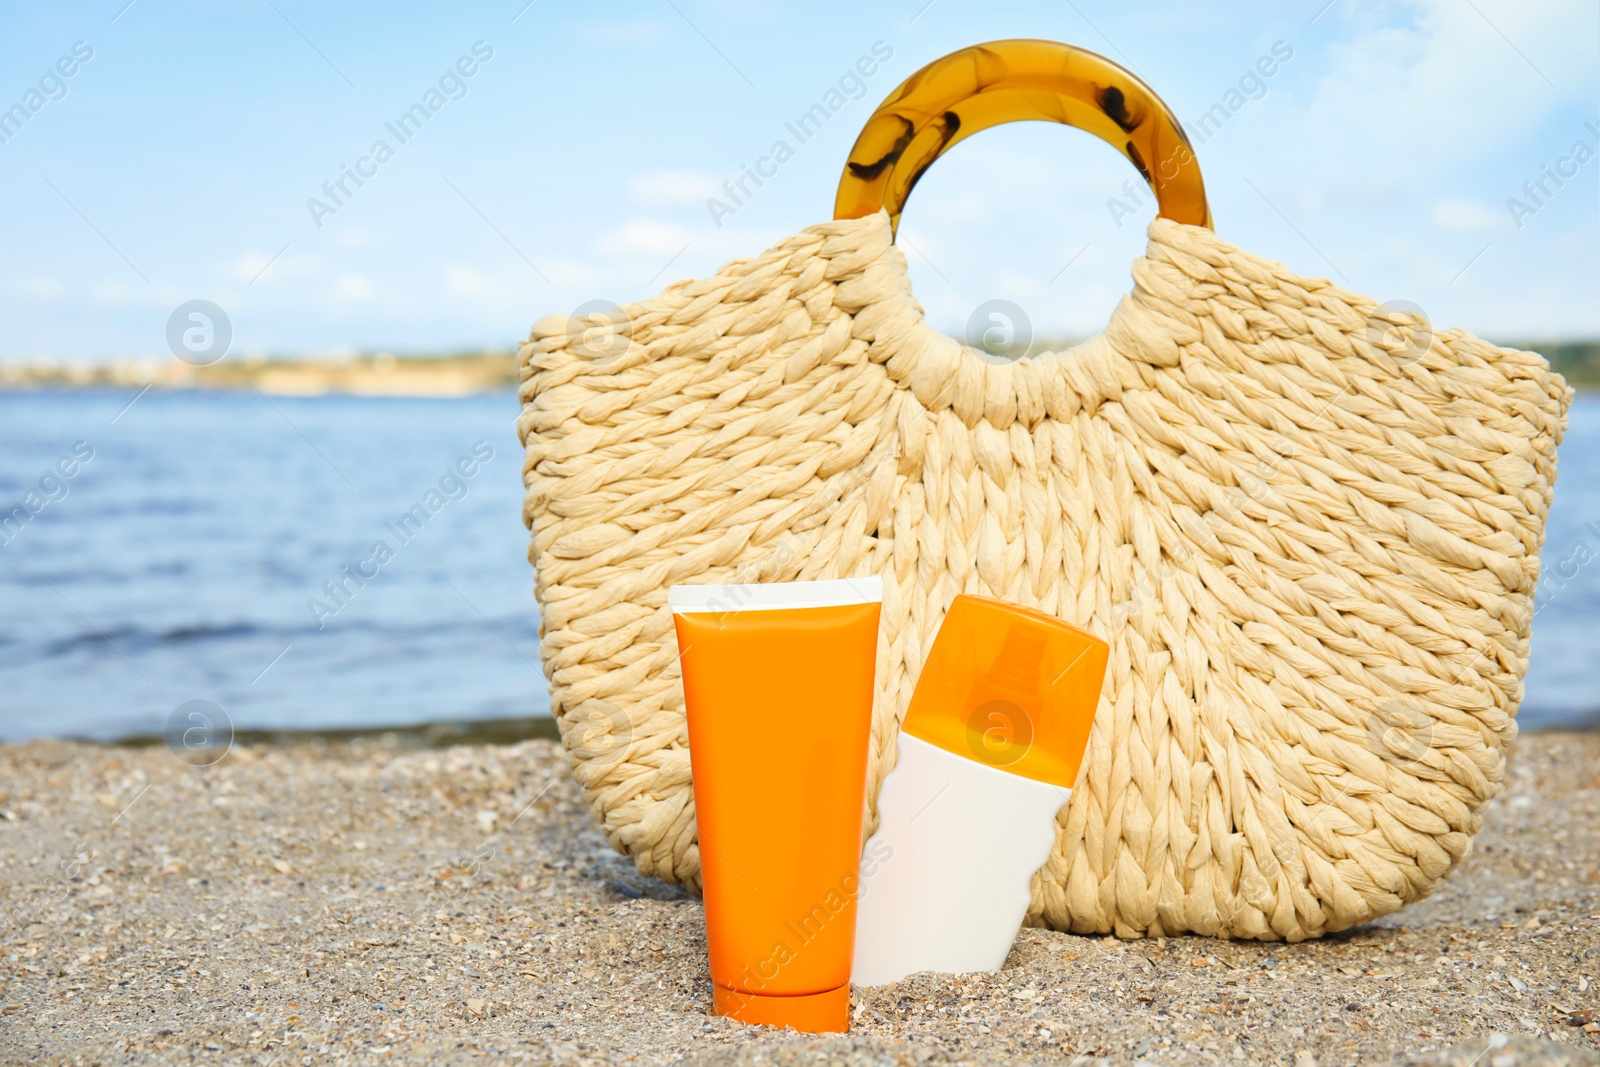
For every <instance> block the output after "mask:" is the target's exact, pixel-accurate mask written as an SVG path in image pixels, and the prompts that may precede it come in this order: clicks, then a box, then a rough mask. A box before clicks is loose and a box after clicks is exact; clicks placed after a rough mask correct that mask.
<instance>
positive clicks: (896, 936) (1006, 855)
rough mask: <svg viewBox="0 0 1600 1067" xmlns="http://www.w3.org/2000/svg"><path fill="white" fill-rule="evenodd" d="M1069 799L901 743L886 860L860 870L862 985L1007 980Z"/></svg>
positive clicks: (1053, 789)
mask: <svg viewBox="0 0 1600 1067" xmlns="http://www.w3.org/2000/svg"><path fill="white" fill-rule="evenodd" d="M1071 797H1072V790H1070V789H1065V788H1062V787H1061V786H1058V785H1051V784H1050V783H1048V782H1036V781H1034V780H1033V779H1031V778H1023V777H1021V776H1020V775H1015V774H1008V773H1007V772H1005V771H1001V770H996V769H994V768H993V767H986V766H984V765H983V764H982V763H979V762H977V761H976V760H971V759H965V758H963V757H961V756H957V755H954V754H952V753H949V752H946V751H945V750H944V749H942V748H939V747H937V746H936V745H930V744H928V742H926V741H922V740H919V739H918V738H915V737H912V736H911V735H910V734H907V733H901V734H900V762H899V763H897V764H895V768H894V770H893V771H890V772H889V776H888V777H887V778H885V779H884V782H883V788H882V790H881V791H880V792H879V794H878V832H877V833H875V834H873V836H872V840H871V842H869V843H868V845H867V850H866V855H867V856H874V857H876V856H886V857H887V858H884V859H882V860H881V861H880V862H875V863H873V864H872V866H871V869H870V870H869V868H868V866H867V864H866V863H863V864H862V870H861V901H860V905H859V910H858V911H857V914H856V956H855V966H854V972H853V974H852V975H851V977H852V978H853V979H854V980H855V982H856V984H857V985H883V984H885V983H887V982H897V981H899V980H900V979H902V978H904V977H905V976H906V975H908V974H915V973H917V972H918V971H947V972H954V973H956V974H960V973H963V972H965V971H997V970H999V969H1000V967H1001V966H1002V965H1003V964H1004V963H1005V962H1006V954H1007V953H1008V952H1010V951H1011V942H1012V941H1014V940H1015V939H1016V936H1017V930H1018V929H1020V928H1021V926H1022V920H1023V918H1024V917H1025V916H1026V915H1027V913H1028V883H1029V880H1030V879H1031V878H1032V877H1033V872H1035V871H1037V870H1038V869H1039V868H1040V867H1042V866H1044V862H1045V860H1047V859H1049V858H1050V848H1051V846H1053V845H1054V844H1055V841H1056V823H1055V816H1056V812H1058V811H1060V810H1061V809H1062V808H1063V807H1064V806H1065V805H1066V803H1067V801H1068V800H1069V799H1071ZM980 842H981V846H979V847H976V848H975V845H976V844H977V843H980ZM980 856H981V862H980Z"/></svg>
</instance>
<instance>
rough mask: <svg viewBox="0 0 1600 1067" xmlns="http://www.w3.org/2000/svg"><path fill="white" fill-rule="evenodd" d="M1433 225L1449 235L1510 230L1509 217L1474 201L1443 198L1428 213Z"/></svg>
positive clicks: (1500, 210) (1504, 212) (1502, 212)
mask: <svg viewBox="0 0 1600 1067" xmlns="http://www.w3.org/2000/svg"><path fill="white" fill-rule="evenodd" d="M1429 215H1430V217H1431V218H1432V219H1433V222H1434V225H1436V226H1438V227H1439V228H1440V229H1442V230H1448V231H1450V232H1451V233H1497V232H1501V231H1504V230H1507V229H1509V228H1510V216H1509V215H1508V214H1507V213H1506V211H1505V210H1504V209H1496V208H1491V207H1488V206H1486V205H1484V204H1481V203H1479V202H1478V201H1476V200H1465V199H1462V198H1460V197H1445V198H1444V199H1442V200H1437V201H1435V202H1434V205H1433V209H1432V211H1430V212H1429Z"/></svg>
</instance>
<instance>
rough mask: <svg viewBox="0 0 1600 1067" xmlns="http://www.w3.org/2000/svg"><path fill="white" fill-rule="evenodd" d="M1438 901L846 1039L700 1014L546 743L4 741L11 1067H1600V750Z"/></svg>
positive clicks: (1020, 979) (1008, 977)
mask: <svg viewBox="0 0 1600 1067" xmlns="http://www.w3.org/2000/svg"><path fill="white" fill-rule="evenodd" d="M1507 786H1508V788H1507V790H1506V792H1505V794H1504V795H1502V796H1501V797H1500V798H1499V799H1498V800H1497V801H1496V802H1495V803H1494V805H1493V806H1492V808H1491V809H1490V811H1489V822H1488V823H1487V824H1486V826H1485V828H1484V830H1483V832H1482V834H1480V836H1479V837H1478V839H1477V843H1476V844H1477V847H1476V850H1475V852H1474V854H1473V855H1472V856H1471V857H1470V858H1469V860H1468V861H1467V862H1466V863H1465V864H1464V865H1463V867H1462V869H1461V870H1460V871H1458V872H1457V873H1456V875H1455V876H1453V877H1452V878H1451V879H1449V880H1448V881H1447V882H1446V883H1445V884H1444V886H1443V887H1442V888H1441V890H1440V891H1439V892H1438V893H1437V894H1436V895H1435V896H1434V897H1433V898H1432V899H1430V900H1428V901H1424V902H1422V903H1421V904H1418V905H1416V906H1414V907H1412V908H1410V909H1408V910H1406V911H1404V912H1402V913H1400V914H1398V915H1394V916H1390V917H1388V918H1386V919H1384V920H1382V921H1380V922H1377V923H1374V924H1372V925H1369V926H1366V927H1362V928H1360V929H1357V930H1353V931H1349V932H1347V933H1346V934H1344V935H1341V936H1337V937H1330V938H1328V939H1326V940H1323V941H1319V942H1312V943H1306V944H1301V945H1293V946H1290V945H1281V944H1258V943H1241V942H1221V941H1213V940H1206V939H1202V938H1175V939H1170V940H1150V941H1135V942H1119V941H1116V940H1113V939H1109V938H1095V937H1077V936H1072V935H1068V934H1058V933H1053V932H1049V931H1044V930H1025V931H1023V933H1022V936H1021V937H1020V938H1019V940H1018V943H1017V946H1016V949H1015V950H1014V952H1013V953H1012V957H1011V959H1010V961H1009V962H1008V964H1007V966H1006V968H1005V970H1003V971H1002V972H1001V973H999V974H995V975H980V976H969V977H966V978H959V979H958V978H954V977H950V976H939V975H922V976H917V977H914V978H912V979H909V980H907V981H906V982H904V983H901V984H899V985H897V986H886V987H881V988H876V989H868V990H857V991H856V995H855V1008H854V1024H853V1027H854V1028H853V1031H852V1033H850V1034H849V1035H843V1036H827V1037H811V1036H805V1035H799V1034H795V1033H792V1032H782V1031H772V1030H764V1029H756V1028H747V1027H744V1026H742V1025H740V1024H737V1023H733V1022H730V1021H727V1020H724V1019H717V1018H712V1017H710V1016H708V1015H707V1014H706V1010H707V1006H708V1004H709V1001H710V979H709V976H708V973H707V970H706V958H705V946H704V924H703V918H702V910H701V906H700V904H699V902H698V901H696V900H694V899H692V898H689V897H687V896H686V895H685V894H683V893H682V892H681V891H679V890H676V889H674V888H672V887H669V886H665V885H661V884H659V883H654V882H649V881H647V880H645V879H642V878H640V877H639V876H638V875H637V874H636V873H635V871H634V869H633V867H632V865H631V864H630V863H629V862H628V861H627V860H625V859H623V858H621V857H619V856H617V855H615V854H614V853H612V851H611V850H610V848H609V846H608V845H607V843H606V841H605V839H604V838H603V837H602V836H601V835H600V834H599V833H598V832H597V831H596V829H595V827H594V823H593V821H592V820H591V818H590V816H589V813H588V810H587V808H586V807H585V806H584V805H583V802H582V800H581V797H580V796H579V794H578V791H577V789H576V788H574V787H573V786H572V785H571V784H570V782H568V780H567V778H566V775H565V768H564V764H563V761H562V757H561V754H560V750H559V749H558V747H557V746H555V745H553V744H551V743H550V742H548V741H529V742H525V743H522V744H518V745H512V746H501V747H495V746H462V747H456V748H450V749H444V750H421V751H418V750H406V749H404V748H402V747H396V746H394V745H387V746H386V745H384V744H381V743H378V742H374V741H370V740H361V741H351V742H340V743H335V744H322V745H305V744H301V745H292V746H265V747H256V748H246V747H242V746H236V748H235V749H234V751H233V752H232V753H231V754H230V755H229V756H228V757H227V758H226V759H224V760H222V761H221V762H220V763H218V764H217V765H215V766H213V767H210V768H205V769H196V768H193V767H190V766H187V765H185V764H183V763H181V762H180V761H179V760H178V759H177V758H175V757H174V756H173V755H172V754H171V753H170V752H168V751H167V750H166V749H164V748H159V747H156V748H144V749H134V748H116V747H111V748H107V747H97V746H92V745H80V744H67V743H58V742H35V743H29V744H25V745H16V746H0V935H3V938H0V939H3V947H0V952H3V959H0V1061H3V1062H6V1063H28V1064H45V1063H86V1064H87V1063H99V1064H122V1063H157V1062H159V1063H170V1062H184V1063H189V1062H198V1063H206V1064H210V1063H215V1064H322V1063H344V1062H357V1063H377V1062H381V1061H384V1060H393V1061H404V1062H415V1063H457V1062H483V1061H487V1060H490V1059H491V1058H493V1059H507V1058H510V1059H518V1060H527V1061H531V1062H534V1063H639V1064H683V1065H686V1067H687V1065H715V1064H749V1065H756V1064H811V1063H818V1064H821V1063H827V1064H850V1065H858V1064H860V1065H865V1064H924V1063H927V1064H946V1063H972V1064H1008V1063H1040V1064H1080V1065H1085V1067H1086V1065H1088V1064H1091V1063H1099V1062H1102V1061H1107V1062H1113V1063H1133V1062H1145V1063H1149V1064H1200V1063H1215V1062H1218V1061H1222V1062H1227V1063H1233V1062H1239V1063H1275V1064H1289V1065H1294V1067H1307V1065H1310V1064H1317V1065H1322V1067H1327V1065H1331V1064H1354V1063H1362V1064H1367V1063H1418V1064H1421V1063H1427V1064H1445V1063H1450V1064H1460V1065H1468V1064H1471V1065H1474V1067H1512V1065H1517V1064H1523V1065H1532V1064H1580V1063H1581V1064H1600V735H1594V734H1587V735H1585V734H1542V735H1529V736H1527V737H1525V738H1523V739H1522V740H1521V741H1520V742H1519V744H1518V748H1517V751H1516V752H1515V754H1514V756H1513V760H1512V764H1511V768H1510V771H1509V773H1508V777H1507Z"/></svg>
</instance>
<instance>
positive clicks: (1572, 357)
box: [1495, 341, 1600, 385]
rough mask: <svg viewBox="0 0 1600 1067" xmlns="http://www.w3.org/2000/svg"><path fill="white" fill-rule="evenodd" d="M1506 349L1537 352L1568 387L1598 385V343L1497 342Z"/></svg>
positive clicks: (1599, 355) (1599, 375)
mask: <svg viewBox="0 0 1600 1067" xmlns="http://www.w3.org/2000/svg"><path fill="white" fill-rule="evenodd" d="M1495 343H1496V344H1500V345H1504V346H1505V347H1506V348H1525V349H1527V350H1528V351H1530V352H1538V353H1539V354H1540V355H1542V356H1544V358H1546V359H1548V360H1549V361H1550V366H1552V367H1554V368H1555V369H1556V370H1557V371H1560V372H1561V375H1562V377H1564V378H1566V379H1567V384H1568V385H1600V341H1497V342H1495Z"/></svg>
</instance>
